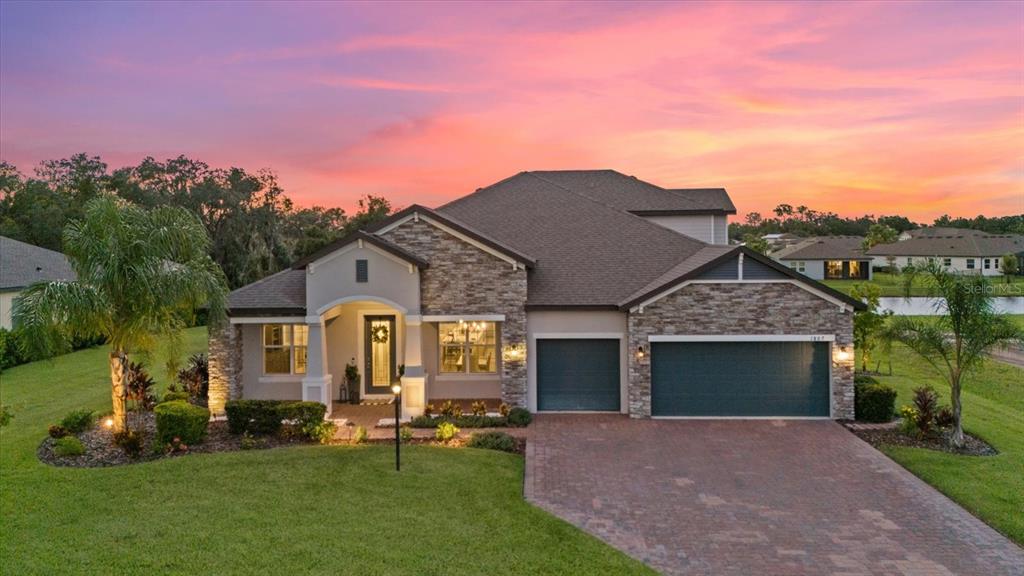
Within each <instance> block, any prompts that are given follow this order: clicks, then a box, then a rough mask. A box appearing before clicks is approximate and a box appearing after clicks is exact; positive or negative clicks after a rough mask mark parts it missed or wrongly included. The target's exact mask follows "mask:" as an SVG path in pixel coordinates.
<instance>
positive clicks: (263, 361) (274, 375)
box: [260, 318, 309, 381]
mask: <svg viewBox="0 0 1024 576" xmlns="http://www.w3.org/2000/svg"><path fill="white" fill-rule="evenodd" d="M303 320H305V318H303ZM277 325H282V326H288V327H289V328H290V329H291V336H290V338H289V341H290V342H291V344H286V345H281V346H268V345H267V340H266V332H265V331H264V326H277ZM296 326H303V327H305V328H306V346H305V348H306V372H296V371H295V327H296ZM267 348H275V349H276V348H287V349H288V372H267ZM308 373H309V326H308V325H307V324H306V323H305V322H296V323H282V322H264V323H263V325H261V326H260V379H261V381H262V380H267V381H273V380H282V381H287V380H293V379H295V378H304V377H306V375H307V374H308Z"/></svg>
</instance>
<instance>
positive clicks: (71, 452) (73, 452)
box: [53, 436, 85, 456]
mask: <svg viewBox="0 0 1024 576" xmlns="http://www.w3.org/2000/svg"><path fill="white" fill-rule="evenodd" d="M53 451H54V452H56V453H57V455H58V456H81V455H82V454H85V445H84V444H82V441H81V440H79V439H78V438H75V437H74V436H65V437H63V438H59V439H57V441H56V442H54V443H53Z"/></svg>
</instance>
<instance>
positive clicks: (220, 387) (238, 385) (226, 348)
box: [209, 323, 242, 418]
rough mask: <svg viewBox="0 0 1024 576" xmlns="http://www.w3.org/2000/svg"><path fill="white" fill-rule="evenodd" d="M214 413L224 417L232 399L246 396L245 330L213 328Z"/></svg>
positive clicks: (211, 384)
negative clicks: (243, 393) (227, 405)
mask: <svg viewBox="0 0 1024 576" xmlns="http://www.w3.org/2000/svg"><path fill="white" fill-rule="evenodd" d="M209 358H210V404H209V407H210V414H211V415H213V417H215V418H216V417H218V416H222V415H223V414H224V404H225V403H227V401H228V400H236V399H238V398H241V397H242V327H241V326H239V325H237V324H228V323H225V324H224V325H223V326H221V327H219V328H215V327H211V328H210V354H209Z"/></svg>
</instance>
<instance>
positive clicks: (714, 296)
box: [628, 282, 854, 419]
mask: <svg viewBox="0 0 1024 576" xmlns="http://www.w3.org/2000/svg"><path fill="white" fill-rule="evenodd" d="M628 323H629V350H630V354H629V387H628V396H629V414H630V416H632V417H634V418H642V417H648V416H650V415H651V355H650V354H647V355H646V356H645V357H644V358H637V355H636V350H637V348H638V347H639V346H641V345H643V346H644V347H646V348H647V349H648V350H649V349H650V344H649V342H648V339H647V338H648V336H652V335H656V334H833V335H835V343H834V348H833V356H832V416H833V418H836V419H852V418H853V368H854V359H853V313H852V312H850V311H848V310H847V311H841V310H840V307H839V306H838V305H837V304H835V303H833V302H829V301H828V300H825V299H823V298H821V297H819V296H816V295H814V294H812V293H810V292H808V291H806V290H804V289H802V288H798V287H796V286H794V285H792V284H789V283H753V282H752V283H732V284H690V285H689V286H686V287H684V288H682V289H681V290H679V291H677V292H675V293H673V294H670V295H669V296H666V297H665V298H662V299H661V300H658V301H657V302H654V303H653V304H651V305H649V306H645V307H644V309H643V312H639V311H638V312H631V313H630V314H629V318H628ZM843 346H845V347H847V349H848V350H849V352H850V358H849V359H848V360H845V361H840V360H838V359H837V358H836V354H835V351H836V350H838V349H839V348H840V347H843Z"/></svg>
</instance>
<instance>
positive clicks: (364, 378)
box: [210, 170, 863, 418]
mask: <svg viewBox="0 0 1024 576" xmlns="http://www.w3.org/2000/svg"><path fill="white" fill-rule="evenodd" d="M734 211H735V207H733V205H732V202H731V201H730V200H729V198H728V195H727V194H726V193H725V191H724V190H721V189H711V190H704V189H702V190H689V191H687V190H673V189H665V188H661V187H659V186H655V185H653V184H649V183H647V182H644V181H642V180H638V179H636V178H634V177H631V176H626V175H623V174H621V173H619V172H615V171H611V170H584V171H549V172H521V173H519V174H516V175H514V176H512V177H510V178H507V179H505V180H502V181H500V182H497V183H495V184H492V185H490V186H488V187H486V188H481V189H479V190H477V191H476V192H474V193H472V194H469V195H468V196H465V197H462V198H459V199H457V200H455V201H453V202H450V203H448V204H445V205H444V206H441V207H439V208H436V209H431V208H426V207H423V206H419V205H413V206H409V207H408V208H405V209H404V210H401V211H400V212H398V213H396V214H394V215H392V216H391V217H390V218H388V219H387V220H385V221H384V222H382V223H378V224H376V225H374V226H372V227H370V228H368V229H364V230H360V231H358V232H355V233H353V234H350V235H348V236H346V237H344V238H342V239H340V240H338V241H336V242H334V243H333V244H331V245H329V246H327V247H325V248H324V249H322V250H320V251H319V252H317V253H315V254H313V255H311V256H309V257H308V258H304V259H303V260H301V261H299V262H296V263H295V265H294V266H292V267H291V268H289V269H287V270H284V271H281V272H279V273H277V274H274V275H272V276H269V277H267V278H264V279H262V280H260V281H258V282H255V283H253V284H250V285H248V286H244V287H242V288H239V289H238V290H235V291H234V292H232V293H231V294H230V296H229V302H228V304H229V308H230V310H229V314H230V324H228V325H227V326H225V327H223V328H221V329H218V330H216V331H214V332H212V333H211V336H210V407H211V410H212V411H213V412H214V414H215V415H216V414H220V413H223V410H224V403H225V402H226V401H227V400H229V399H231V398H239V397H247V398H280V399H288V398H293V399H300V398H301V399H305V400H315V401H320V402H323V403H324V404H326V405H327V406H328V409H329V410H334V409H335V408H334V407H333V402H334V401H335V400H336V399H337V398H339V395H340V394H341V387H342V385H343V384H344V382H345V372H346V366H351V367H352V368H354V369H357V370H358V372H359V378H358V379H357V380H356V389H355V390H352V391H351V392H353V393H357V394H359V395H360V397H361V398H362V399H364V400H367V401H385V400H387V399H390V393H391V392H390V386H391V385H392V384H393V383H396V382H401V386H402V394H401V409H402V412H403V415H404V417H410V416H415V415H418V414H421V413H422V412H423V410H424V407H425V405H426V404H427V403H429V402H438V401H441V400H443V399H460V400H465V399H486V400H491V401H497V400H501V401H504V402H506V403H508V404H510V405H516V406H523V407H527V408H528V409H529V410H531V411H584V412H592V411H608V412H621V413H626V414H629V415H630V416H634V417H650V416H658V417H669V416H688V417H693V416H699V417H729V416H746V417H779V416H786V417H797V416H800V417H824V418H828V417H832V418H852V417H853V314H852V312H853V311H854V310H855V309H858V308H862V307H863V305H862V304H861V303H860V302H858V301H855V300H852V299H851V298H849V297H847V296H845V295H843V294H841V293H839V292H836V291H835V290H832V289H830V288H828V287H826V286H823V285H822V284H819V283H817V282H815V281H814V280H811V279H810V278H808V277H806V276H804V275H802V274H798V273H796V272H794V271H793V270H791V269H789V268H788V267H785V266H782V265H780V264H778V263H777V262H775V261H773V260H771V259H770V258H767V257H765V256H763V255H760V254H757V253H755V252H753V251H752V250H750V249H748V248H745V247H742V246H730V245H728V244H726V236H725V234H724V230H725V226H724V222H725V217H726V215H727V214H731V213H733V212H734ZM683 231H685V232H689V233H690V234H691V235H687V234H686V233H683ZM341 408H342V407H341V406H340V405H338V407H337V409H338V410H341Z"/></svg>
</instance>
